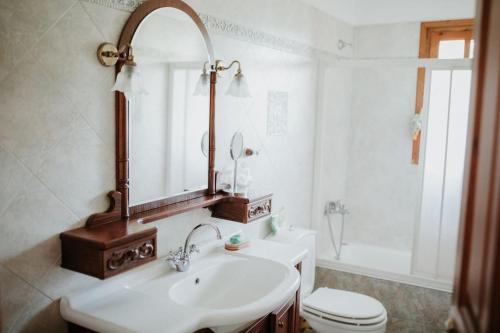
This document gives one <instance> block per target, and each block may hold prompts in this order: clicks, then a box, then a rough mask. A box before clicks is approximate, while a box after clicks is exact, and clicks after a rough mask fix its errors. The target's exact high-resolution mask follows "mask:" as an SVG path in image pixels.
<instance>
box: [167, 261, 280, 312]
mask: <svg viewBox="0 0 500 333" xmlns="http://www.w3.org/2000/svg"><path fill="white" fill-rule="evenodd" d="M263 273H265V278H264V274H263ZM287 273H288V269H287V267H286V266H284V265H280V264H276V263H275V262H271V261H267V260H261V259H251V258H243V257H236V256H229V258H225V260H221V261H220V263H218V264H214V265H212V266H210V267H207V268H204V269H202V270H200V271H198V272H194V273H190V274H189V275H188V276H186V277H185V278H184V279H183V280H181V281H179V282H177V283H176V284H175V285H173V286H172V287H171V288H170V292H169V296H170V298H171V299H172V300H173V301H174V302H176V303H179V304H181V305H184V306H189V307H197V308H206V309H228V308H230V309H233V308H235V307H241V306H245V305H248V304H251V303H253V302H257V301H258V300H259V299H262V298H263V297H265V296H266V295H268V294H269V293H271V292H272V291H273V290H274V289H275V288H277V287H278V286H279V285H280V283H281V282H282V281H283V280H285V278H286V276H287Z"/></svg>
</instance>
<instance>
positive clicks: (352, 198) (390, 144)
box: [313, 23, 419, 256]
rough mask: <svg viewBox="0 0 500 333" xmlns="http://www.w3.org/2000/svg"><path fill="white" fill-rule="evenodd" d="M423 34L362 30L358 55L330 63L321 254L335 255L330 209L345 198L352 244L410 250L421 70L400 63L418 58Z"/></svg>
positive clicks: (391, 28) (413, 28) (392, 27)
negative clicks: (413, 127)
mask: <svg viewBox="0 0 500 333" xmlns="http://www.w3.org/2000/svg"><path fill="white" fill-rule="evenodd" d="M418 36H419V23H405V24H388V25H376V26H360V27H355V28H354V47H353V51H354V54H353V57H351V58H350V59H347V60H344V61H340V62H339V63H336V64H334V65H333V66H332V65H330V66H327V68H328V70H327V71H326V72H325V73H326V74H325V76H324V78H323V82H324V87H325V88H324V89H325V91H324V93H323V94H324V97H323V99H324V104H325V105H324V107H323V108H322V112H321V115H320V117H321V118H322V119H323V120H322V121H321V123H319V124H318V126H321V127H320V128H321V131H322V139H320V140H318V147H317V149H318V151H319V152H320V153H319V154H320V156H321V157H320V158H317V163H318V165H320V168H318V169H317V175H316V177H317V179H318V193H317V195H318V197H317V200H315V202H314V205H315V211H314V214H313V216H314V223H315V225H316V229H317V230H320V231H323V232H322V233H321V235H320V237H319V246H320V247H319V251H320V253H319V255H320V256H321V254H322V253H332V248H331V245H330V240H329V238H328V228H327V225H326V221H325V219H324V217H323V215H322V213H323V207H324V205H325V202H326V201H331V200H338V199H342V200H343V201H344V202H345V203H346V205H347V208H348V209H349V211H350V214H349V215H348V216H347V217H346V227H345V240H346V241H348V242H361V243H365V244H372V245H378V246H382V247H390V248H396V249H400V250H404V251H410V250H411V246H412V241H413V229H414V224H415V219H416V214H417V204H418V201H419V177H418V172H419V169H418V167H417V166H415V165H412V164H411V148H412V141H411V134H410V130H409V124H410V119H411V117H412V115H413V113H414V112H415V110H414V109H415V94H416V72H417V70H416V67H414V66H413V67H412V66H401V65H400V64H398V61H397V60H395V59H415V58H416V57H417V55H418ZM328 87H331V88H330V90H327V88H328ZM332 184H335V186H333V185H332Z"/></svg>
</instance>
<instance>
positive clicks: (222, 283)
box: [61, 249, 300, 333]
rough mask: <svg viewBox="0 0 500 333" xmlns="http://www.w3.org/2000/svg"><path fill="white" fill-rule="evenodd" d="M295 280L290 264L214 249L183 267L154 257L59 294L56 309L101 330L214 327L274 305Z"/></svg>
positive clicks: (247, 317) (293, 287)
mask: <svg viewBox="0 0 500 333" xmlns="http://www.w3.org/2000/svg"><path fill="white" fill-rule="evenodd" d="M299 285H300V275H299V273H298V272H297V270H296V269H295V268H294V267H293V266H292V265H286V264H284V263H281V262H278V261H273V260H269V259H265V258H259V257H255V256H251V255H244V254H238V253H230V252H227V251H224V250H223V249H217V250H215V251H213V252H212V253H210V254H208V255H206V256H204V257H202V258H197V259H195V260H193V261H192V263H191V268H190V270H189V271H188V272H182V273H181V272H176V271H174V270H172V269H170V268H169V267H168V265H167V263H166V262H165V261H164V260H157V261H156V262H153V263H151V264H148V265H145V266H143V267H140V268H138V269H136V270H134V271H132V272H130V273H127V274H124V275H123V276H118V277H116V278H112V279H110V280H108V281H104V282H103V284H102V285H101V286H99V287H97V288H94V289H92V290H85V291H82V292H80V293H75V294H73V295H69V296H67V297H63V299H62V300H61V314H62V315H63V317H64V318H65V319H66V320H69V321H71V322H74V323H76V324H79V325H81V326H84V327H87V328H90V329H92V330H95V331H98V332H103V333H104V332H157V333H159V332H171V333H174V332H193V331H196V330H197V329H200V328H205V327H210V328H213V329H215V330H216V331H218V330H220V328H224V327H231V326H235V325H236V326H237V325H241V324H245V323H248V322H251V321H253V320H255V319H258V318H260V317H262V316H264V315H265V314H267V313H269V312H271V311H273V310H274V309H276V308H277V307H278V306H280V305H281V304H283V303H284V302H285V301H287V300H288V299H289V298H290V297H292V295H293V294H294V293H295V291H296V290H297V289H298V287H299ZM127 314H133V316H131V315H127Z"/></svg>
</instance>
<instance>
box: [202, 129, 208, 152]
mask: <svg viewBox="0 0 500 333" xmlns="http://www.w3.org/2000/svg"><path fill="white" fill-rule="evenodd" d="M208 147H209V141H208V132H205V133H203V136H202V137H201V152H202V153H203V155H204V156H205V157H208Z"/></svg>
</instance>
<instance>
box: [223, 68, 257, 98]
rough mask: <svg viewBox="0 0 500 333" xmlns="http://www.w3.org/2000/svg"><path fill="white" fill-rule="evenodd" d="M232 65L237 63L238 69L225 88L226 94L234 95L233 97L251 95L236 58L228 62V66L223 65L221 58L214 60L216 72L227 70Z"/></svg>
mask: <svg viewBox="0 0 500 333" xmlns="http://www.w3.org/2000/svg"><path fill="white" fill-rule="evenodd" d="M233 65H238V69H237V70H236V74H235V75H234V77H233V80H232V81H231V84H230V85H229V88H228V89H227V92H226V95H229V96H234V97H241V98H245V97H252V95H251V94H250V89H249V88H248V83H247V80H246V79H245V76H244V75H243V72H242V71H241V64H240V62H239V61H238V60H234V61H233V62H231V63H230V64H229V66H223V65H222V60H217V61H216V62H215V70H216V71H217V73H218V72H223V71H227V70H229V69H230V68H231V67H233Z"/></svg>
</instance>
